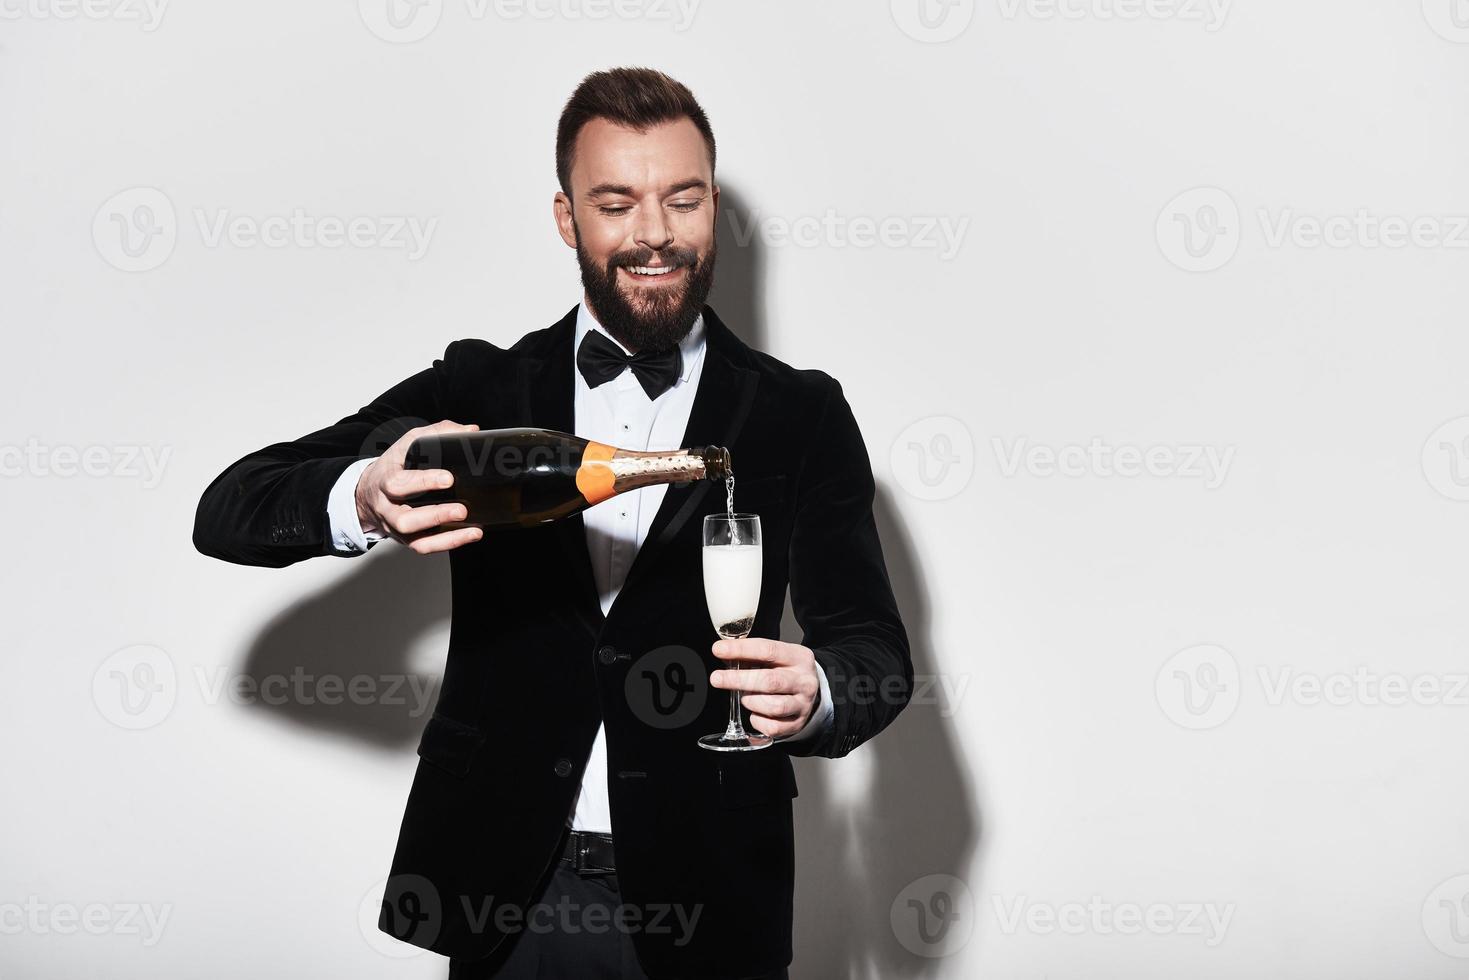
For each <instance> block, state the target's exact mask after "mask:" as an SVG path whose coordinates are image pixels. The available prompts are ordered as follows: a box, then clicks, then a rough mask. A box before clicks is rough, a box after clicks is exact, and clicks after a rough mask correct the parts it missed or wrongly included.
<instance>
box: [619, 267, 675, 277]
mask: <svg viewBox="0 0 1469 980" xmlns="http://www.w3.org/2000/svg"><path fill="white" fill-rule="evenodd" d="M630 268H631V269H632V271H633V272H636V273H637V274H638V275H640V276H661V275H666V274H667V273H670V272H672V271H673V270H674V269H675V268H676V266H668V265H660V266H657V267H654V266H651V265H635V266H631V267H630Z"/></svg>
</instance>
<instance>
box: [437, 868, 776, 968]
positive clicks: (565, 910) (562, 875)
mask: <svg viewBox="0 0 1469 980" xmlns="http://www.w3.org/2000/svg"><path fill="white" fill-rule="evenodd" d="M621 904H622V899H621V896H620V893H619V892H618V889H617V876H616V875H615V874H595V875H594V874H586V875H581V874H578V873H577V872H575V871H573V870H572V868H571V865H570V864H569V863H567V862H566V861H558V862H557V863H556V868H555V870H554V871H553V872H552V873H551V874H550V875H549V876H548V879H547V881H546V885H545V888H544V889H543V890H542V892H541V895H540V897H539V898H537V899H536V900H535V902H534V905H535V907H536V911H535V912H534V913H529V914H528V915H527V918H526V927H525V928H523V929H522V930H520V932H518V933H517V934H515V935H512V936H511V937H510V938H508V939H506V940H505V942H504V943H502V944H501V945H500V948H499V949H497V950H495V953H494V955H492V956H490V957H487V958H486V959H483V960H473V961H471V960H450V961H449V980H648V975H647V974H646V973H644V972H643V969H642V967H641V966H639V964H638V958H637V955H636V954H635V953H634V952H633V946H632V936H631V934H630V931H629V929H628V928H627V926H626V925H623V926H622V927H619V926H618V925H616V923H618V922H619V921H625V920H619V919H618V917H617V909H618V907H619V906H620V905H621ZM589 910H590V911H589ZM683 925H685V923H682V922H681V921H680V920H679V919H677V918H670V920H669V921H668V922H667V923H666V926H665V927H666V928H667V929H668V930H669V931H670V932H672V933H673V934H674V935H675V936H677V934H678V930H679V929H680V928H681V927H682V926H683ZM789 976H790V974H789V972H788V971H787V970H780V971H778V972H776V973H772V974H768V975H767V976H765V977H752V978H750V980H789ZM689 980H697V978H689Z"/></svg>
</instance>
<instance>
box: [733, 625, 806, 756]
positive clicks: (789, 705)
mask: <svg viewBox="0 0 1469 980" xmlns="http://www.w3.org/2000/svg"><path fill="white" fill-rule="evenodd" d="M713 650H714V655H715V656H716V657H718V658H719V659H721V660H738V661H739V662H740V668H739V670H735V669H733V668H732V667H731V668H728V669H725V670H716V671H714V672H713V673H711V674H710V675H709V683H710V684H713V685H714V686H715V687H718V688H722V689H724V690H726V691H745V692H747V693H746V694H745V696H744V697H742V698H740V703H741V704H743V705H744V706H745V707H746V708H748V709H749V710H750V724H751V725H753V726H754V728H755V730H756V731H758V732H760V733H761V734H763V735H769V736H771V737H772V738H784V737H786V736H790V735H794V734H796V733H797V732H799V731H800V730H801V729H802V728H805V727H806V723H807V722H808V721H810V720H811V714H812V712H814V711H815V710H816V705H817V702H818V701H819V699H820V694H821V681H820V680H818V679H817V673H816V671H817V666H816V657H815V655H814V654H812V653H811V650H810V649H809V648H807V647H803V646H801V644H799V643H782V642H780V641H779V640H763V639H758V638H754V637H750V638H747V639H743V640H720V641H719V642H717V643H715V644H714V647H713Z"/></svg>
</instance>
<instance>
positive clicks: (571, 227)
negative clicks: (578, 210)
mask: <svg viewBox="0 0 1469 980" xmlns="http://www.w3.org/2000/svg"><path fill="white" fill-rule="evenodd" d="M551 210H552V213H553V215H554V217H555V219H556V231H557V232H559V233H560V235H561V240H562V241H563V242H565V243H566V244H567V247H569V248H576V226H575V219H574V217H573V215H572V213H571V198H569V197H567V196H566V192H565V191H557V192H556V197H555V198H554V199H553V200H552V202H551Z"/></svg>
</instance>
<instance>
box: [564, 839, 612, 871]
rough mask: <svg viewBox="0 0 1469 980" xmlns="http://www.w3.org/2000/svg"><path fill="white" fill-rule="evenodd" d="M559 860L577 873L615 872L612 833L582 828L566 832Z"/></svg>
mask: <svg viewBox="0 0 1469 980" xmlns="http://www.w3.org/2000/svg"><path fill="white" fill-rule="evenodd" d="M561 860H562V861H564V862H566V863H567V864H569V865H571V869H572V870H573V871H575V872H576V873H577V874H579V875H610V874H615V873H616V872H617V865H616V864H615V863H614V862H613V860H612V835H611V834H598V833H591V832H588V831H582V830H570V831H567V833H566V846H565V847H564V848H562V849H561Z"/></svg>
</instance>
